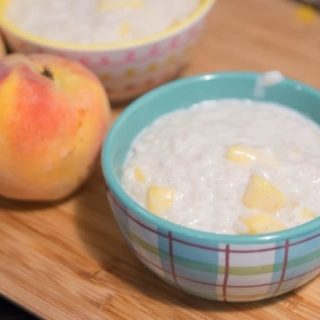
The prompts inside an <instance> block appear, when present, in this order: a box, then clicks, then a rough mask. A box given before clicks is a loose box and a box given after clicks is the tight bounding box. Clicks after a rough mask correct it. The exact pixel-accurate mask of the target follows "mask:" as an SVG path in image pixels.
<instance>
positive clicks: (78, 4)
mask: <svg viewBox="0 0 320 320" xmlns="http://www.w3.org/2000/svg"><path fill="white" fill-rule="evenodd" d="M200 1H201V0H161V1H159V0H68V1H65V0H55V1H43V0H12V1H11V2H10V5H9V7H8V9H7V12H6V16H7V18H8V19H9V20H10V21H12V22H13V23H14V24H16V25H17V26H18V27H19V28H20V29H22V30H24V31H27V32H28V33H30V34H33V35H36V36H40V37H43V38H46V39H50V40H56V41H62V42H72V43H78V44H103V43H110V42H116V41H127V40H133V39H138V38H142V37H145V36H149V35H152V34H155V33H158V32H161V31H163V30H166V29H168V28H170V27H172V26H173V25H175V24H177V23H180V22H181V21H183V20H184V19H185V18H187V17H188V16H189V15H191V14H192V12H194V11H195V10H196V8H197V7H198V6H199V4H200Z"/></svg>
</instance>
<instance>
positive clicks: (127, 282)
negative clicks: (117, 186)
mask: <svg viewBox="0 0 320 320" xmlns="http://www.w3.org/2000/svg"><path fill="white" fill-rule="evenodd" d="M299 6H300V4H299V3H298V2H294V1H289V0H242V1H240V0H220V1H219V0H218V1H217V4H216V7H215V8H214V10H213V11H212V13H211V14H210V16H209V19H208V23H207V25H206V28H205V31H204V34H203V35H202V37H201V39H200V41H199V43H198V45H197V47H196V49H195V51H194V56H193V60H192V62H191V64H190V65H189V66H188V67H187V68H186V69H185V70H184V71H183V74H182V75H181V76H186V75H192V74H198V73H205V72H208V71H210V72H211V71H221V70H258V71H265V70H271V69H278V70H281V71H282V72H283V73H284V74H285V75H287V76H290V77H293V78H296V79H299V80H301V81H304V82H306V83H308V84H311V85H313V86H316V87H318V88H320V18H319V14H316V15H315V17H311V18H310V19H309V18H308V19H302V18H301V17H300V18H299V11H298V10H299ZM300 16H301V15H300ZM122 109H123V106H114V109H113V115H114V117H116V116H117V115H118V114H119V113H120V112H121V111H122ZM0 257H1V258H0V293H1V294H3V295H5V296H7V297H9V298H10V299H11V300H13V301H15V302H16V303H18V304H20V305H22V306H24V307H25V308H27V309H29V310H31V311H32V312H34V313H35V314H37V315H39V316H41V317H43V318H45V319H55V320H56V319H65V320H68V319H70V320H71V319H77V320H78V319H93V320H94V319H123V320H124V319H188V320H192V319H197V320H204V319H217V320H218V319H224V320H233V319H237V320H253V319H258V320H259V319H263V320H268V319H282V320H286V319H297V320H298V319H299V320H300V319H319V318H320V316H319V312H320V278H318V279H316V280H314V281H313V282H311V283H309V284H308V285H306V286H304V287H303V288H301V289H299V290H297V291H295V292H292V293H289V294H286V295H284V296H282V297H279V298H274V299H271V300H267V301H262V302H255V303H238V304H225V303H217V302H210V301H207V300H203V299H200V298H196V297H192V296H190V295H188V294H185V293H183V292H180V291H179V290H177V289H174V288H172V287H170V286H169V285H167V284H165V283H163V282H162V281H161V280H159V279H158V278H157V277H156V276H154V275H153V274H152V273H151V272H149V271H148V270H147V269H146V268H145V267H144V266H143V265H142V264H141V263H140V262H139V261H138V260H137V259H136V258H135V256H134V255H133V254H132V253H131V251H129V249H128V247H127V245H126V244H125V242H124V240H123V238H122V236H121V235H120V232H119V230H118V228H117V226H116V224H115V221H114V219H113V217H112V214H111V211H110V208H109V205H108V203H107V200H106V197H105V191H104V187H103V180H102V176H101V172H100V169H99V166H98V165H97V167H96V170H95V172H94V174H93V175H92V177H91V178H90V180H89V181H88V182H87V183H86V184H85V185H84V186H83V187H82V188H81V189H80V190H79V191H78V192H77V193H76V194H75V195H73V196H72V197H70V198H69V199H68V200H66V201H64V202H61V203H54V204H30V203H18V202H10V201H7V200H4V199H1V200H0ZM0 314H1V310H0Z"/></svg>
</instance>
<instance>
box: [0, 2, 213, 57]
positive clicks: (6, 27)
mask: <svg viewBox="0 0 320 320" xmlns="http://www.w3.org/2000/svg"><path fill="white" fill-rule="evenodd" d="M10 3H11V0H1V1H0V26H1V28H2V29H3V31H5V32H8V33H9V34H12V35H14V36H16V37H18V38H20V39H21V40H24V41H27V42H30V43H34V44H36V45H39V46H45V47H48V48H54V49H63V50H72V51H99V52H100V51H115V50H123V49H129V48H134V47H140V46H144V45H148V44H150V43H153V42H157V41H162V40H164V39H166V38H170V37H172V36H174V35H175V34H178V33H179V32H182V31H183V30H184V29H186V28H187V27H189V26H191V25H193V24H194V23H196V22H197V21H198V20H201V19H202V18H204V17H205V16H206V15H207V13H208V12H209V11H210V9H211V8H212V6H213V5H214V3H215V0H199V5H198V7H197V9H196V10H195V11H194V12H193V13H192V14H191V15H189V16H188V17H186V18H185V19H183V20H182V21H181V22H179V23H176V24H174V25H172V26H171V27H170V28H168V29H165V30H163V31H161V32H157V33H155V34H152V35H150V36H145V37H141V38H137V39H135V40H128V41H115V42H112V43H101V44H83V45H82V44H77V43H69V42H65V41H55V40H50V39H46V38H43V37H40V36H37V35H34V34H31V33H29V32H26V31H24V30H22V29H21V28H19V27H18V26H16V25H15V24H14V22H13V21H11V20H9V19H8V18H7V16H6V10H7V8H8V6H9V5H10Z"/></svg>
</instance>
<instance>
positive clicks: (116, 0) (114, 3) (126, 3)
mask: <svg viewBox="0 0 320 320" xmlns="http://www.w3.org/2000/svg"><path fill="white" fill-rule="evenodd" d="M144 4H145V3H144V0H100V1H99V2H98V3H97V10H98V11H112V10H121V9H125V8H129V9H137V8H140V7H142V6H144Z"/></svg>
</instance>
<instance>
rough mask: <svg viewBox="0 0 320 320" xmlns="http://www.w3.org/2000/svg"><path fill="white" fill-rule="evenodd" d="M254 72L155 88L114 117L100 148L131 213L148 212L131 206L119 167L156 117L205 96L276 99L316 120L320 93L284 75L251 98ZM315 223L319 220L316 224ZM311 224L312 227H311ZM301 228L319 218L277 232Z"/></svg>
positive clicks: (108, 175)
mask: <svg viewBox="0 0 320 320" xmlns="http://www.w3.org/2000/svg"><path fill="white" fill-rule="evenodd" d="M258 76H259V74H256V73H220V74H209V75H203V76H199V77H194V78H187V79H182V80H179V81H175V82H172V83H169V84H167V85H164V86H162V87H160V88H158V89H155V90H153V91H151V92H150V93H148V94H146V95H144V96H143V97H141V98H139V99H137V100H136V101H135V102H133V103H132V104H131V106H130V107H128V108H127V109H126V111H124V112H123V113H122V115H121V116H120V117H119V118H118V120H117V121H116V123H115V124H114V126H113V128H112V129H111V131H110V132H109V135H108V138H107V140H106V142H105V144H104V147H103V158H102V166H103V171H104V176H105V178H106V181H107V183H108V185H109V187H110V188H111V189H112V191H113V192H115V194H116V195H117V196H119V197H120V200H121V201H123V202H125V203H126V205H128V206H129V207H130V208H131V209H132V208H133V207H134V206H135V207H134V208H133V209H137V210H134V211H136V212H138V213H139V214H142V215H143V217H144V218H145V217H146V216H147V214H148V213H147V212H146V211H145V210H143V209H142V208H138V207H139V206H138V205H136V204H135V205H134V204H133V200H131V199H129V197H128V196H127V195H126V194H125V193H124V191H123V190H122V188H121V184H120V177H121V170H122V165H123V163H124V160H125V157H126V154H127V151H128V150H129V148H130V145H131V143H132V141H133V139H134V138H135V137H136V136H137V134H138V133H139V132H140V131H141V130H142V129H143V128H145V127H147V126H148V125H150V124H151V123H152V122H153V121H154V120H155V119H156V118H158V117H159V116H161V115H163V114H165V113H168V112H170V111H174V110H177V109H181V108H186V107H189V106H191V105H192V104H194V103H197V102H200V101H203V100H213V99H225V98H238V99H252V100H257V101H259V100H260V101H261V100H263V101H269V102H277V103H280V104H283V105H285V106H288V107H290V108H292V109H294V110H297V111H298V112H300V113H302V114H304V115H305V116H307V117H308V118H310V119H312V120H313V121H315V122H316V123H318V124H320V92H317V91H316V90H315V89H313V88H311V87H309V86H306V85H304V84H302V83H300V82H297V81H294V80H289V79H285V80H284V81H282V82H280V83H279V84H277V85H274V86H272V87H269V88H267V90H266V94H265V96H264V98H262V99H257V98H256V97H255V96H254V88H255V83H256V80H257V77H258ZM149 216H151V214H149ZM151 219H159V220H158V221H156V222H159V223H160V220H162V221H163V219H161V218H158V217H154V216H153V215H152V218H151ZM315 221H317V222H316V223H314V222H315ZM153 222H154V220H153ZM161 223H162V222H161ZM166 224H167V226H168V225H173V224H172V223H169V222H166ZM311 225H312V227H310V226H311ZM305 227H306V228H312V229H313V228H318V227H320V219H316V220H314V221H311V222H309V223H306V224H304V225H302V226H298V227H295V228H292V229H288V230H285V231H282V232H278V233H277V234H282V235H283V236H284V237H286V236H288V233H290V232H299V233H300V232H301V233H303V232H305V231H306V230H305V229H304V228H305ZM180 229H181V230H182V231H183V230H184V231H186V230H185V229H188V228H184V227H180ZM181 230H180V231H181ZM310 230H311V229H310ZM195 232H197V233H198V235H199V236H200V235H201V234H205V233H204V232H200V231H199V232H198V231H195ZM193 235H194V233H193ZM233 237H238V238H239V236H229V238H230V239H232V238H233ZM264 237H266V236H261V235H260V236H243V237H242V239H243V241H244V242H247V241H251V240H250V239H255V240H257V239H259V238H260V239H262V238H264ZM227 238H228V236H227ZM269 240H270V239H269Z"/></svg>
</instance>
